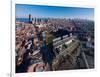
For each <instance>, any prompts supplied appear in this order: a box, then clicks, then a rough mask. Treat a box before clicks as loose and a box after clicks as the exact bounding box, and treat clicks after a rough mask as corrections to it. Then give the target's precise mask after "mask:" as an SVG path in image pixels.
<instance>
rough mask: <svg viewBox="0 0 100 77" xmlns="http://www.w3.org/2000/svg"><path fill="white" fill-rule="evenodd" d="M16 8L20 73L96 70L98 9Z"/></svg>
mask: <svg viewBox="0 0 100 77" xmlns="http://www.w3.org/2000/svg"><path fill="white" fill-rule="evenodd" d="M15 6H16V8H15V15H16V16H15V17H16V18H15V66H16V67H15V72H16V73H28V72H45V71H63V70H66V71H67V70H76V69H93V68H94V67H95V64H94V58H95V55H94V53H95V51H94V45H95V43H94V39H95V37H94V8H82V7H64V6H46V5H27V4H16V5H15Z"/></svg>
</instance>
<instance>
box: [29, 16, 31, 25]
mask: <svg viewBox="0 0 100 77" xmlns="http://www.w3.org/2000/svg"><path fill="white" fill-rule="evenodd" d="M29 23H31V14H29Z"/></svg>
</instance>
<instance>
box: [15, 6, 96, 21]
mask: <svg viewBox="0 0 100 77" xmlns="http://www.w3.org/2000/svg"><path fill="white" fill-rule="evenodd" d="M29 14H31V15H32V17H45V18H48V17H50V18H52V17H53V18H81V19H90V20H94V8H81V7H80V8H79V7H58V6H44V5H26V4H16V17H28V15H29Z"/></svg>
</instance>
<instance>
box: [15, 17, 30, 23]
mask: <svg viewBox="0 0 100 77" xmlns="http://www.w3.org/2000/svg"><path fill="white" fill-rule="evenodd" d="M16 21H17V22H26V23H28V22H29V18H16Z"/></svg>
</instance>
